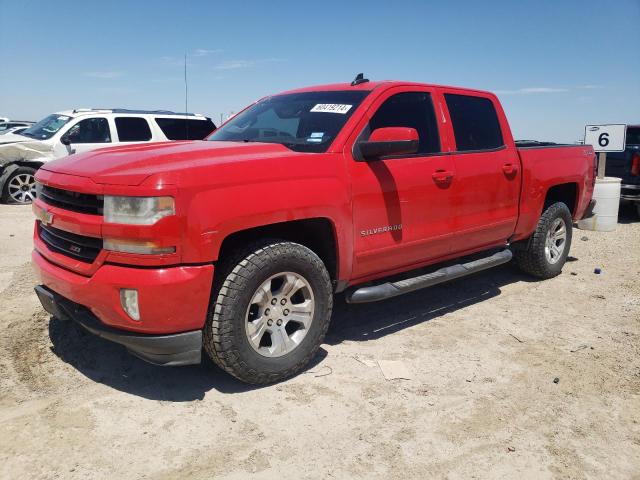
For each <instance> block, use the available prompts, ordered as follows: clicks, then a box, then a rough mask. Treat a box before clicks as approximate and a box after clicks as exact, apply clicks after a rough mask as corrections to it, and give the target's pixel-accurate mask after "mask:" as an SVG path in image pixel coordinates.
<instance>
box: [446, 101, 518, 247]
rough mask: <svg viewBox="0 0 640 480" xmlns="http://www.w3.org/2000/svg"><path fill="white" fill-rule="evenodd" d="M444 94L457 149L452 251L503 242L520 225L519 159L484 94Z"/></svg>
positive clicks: (499, 114) (500, 118)
mask: <svg viewBox="0 0 640 480" xmlns="http://www.w3.org/2000/svg"><path fill="white" fill-rule="evenodd" d="M442 93H443V97H444V106H445V109H446V110H447V112H448V117H449V119H450V122H449V123H448V125H450V128H451V133H452V136H453V140H454V144H455V155H454V163H455V170H456V179H455V180H456V188H455V189H454V190H453V191H452V195H453V199H452V201H453V204H454V206H455V207H454V212H453V213H454V217H455V238H454V239H453V246H452V248H453V251H454V252H455V253H462V252H465V251H470V250H477V249H479V248H481V247H484V246H486V247H489V246H492V245H496V244H500V243H504V242H506V241H507V239H508V238H509V237H510V236H511V235H512V234H513V232H514V229H515V225H516V222H517V220H518V203H519V198H520V158H519V157H518V152H517V150H516V148H515V146H514V144H513V141H512V139H511V136H510V132H509V128H508V125H505V124H504V118H505V117H504V114H503V113H502V109H501V108H500V107H499V104H498V103H497V101H495V100H494V99H493V98H492V97H489V96H483V95H482V94H475V93H467V92H465V93H464V94H461V93H460V91H457V90H453V89H452V90H447V89H443V91H442ZM503 132H505V133H506V135H505V134H503ZM505 136H506V137H507V138H505ZM507 145H509V146H507Z"/></svg>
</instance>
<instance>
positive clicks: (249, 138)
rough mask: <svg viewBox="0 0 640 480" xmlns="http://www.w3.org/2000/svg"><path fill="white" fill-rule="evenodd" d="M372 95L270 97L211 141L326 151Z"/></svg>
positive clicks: (332, 94)
mask: <svg viewBox="0 0 640 480" xmlns="http://www.w3.org/2000/svg"><path fill="white" fill-rule="evenodd" d="M368 94H369V92H368V91H362V90H357V91H328V92H327V91H325V92H304V93H291V94H287V95H277V96H274V97H268V98H266V99H264V100H261V101H260V102H258V103H256V104H255V105H252V106H251V107H249V108H248V109H247V110H245V111H244V112H241V113H239V114H238V115H237V116H236V117H235V118H233V119H231V120H229V122H227V123H226V124H225V125H223V126H222V127H220V128H219V129H218V130H216V131H215V132H214V133H213V134H211V136H210V137H209V138H208V140H209V141H212V142H216V141H217V142H220V141H231V142H263V143H279V144H281V145H284V146H285V147H287V148H290V149H291V150H295V151H297V152H316V153H319V152H325V151H326V150H327V149H328V148H329V145H331V142H332V141H333V139H334V138H336V135H338V133H339V132H340V130H341V129H342V127H343V126H344V124H345V123H346V122H347V120H348V119H349V117H350V116H351V114H352V113H353V112H354V110H355V109H356V108H357V107H358V105H360V103H361V102H362V100H363V99H364V98H365V97H366V96H367V95H368Z"/></svg>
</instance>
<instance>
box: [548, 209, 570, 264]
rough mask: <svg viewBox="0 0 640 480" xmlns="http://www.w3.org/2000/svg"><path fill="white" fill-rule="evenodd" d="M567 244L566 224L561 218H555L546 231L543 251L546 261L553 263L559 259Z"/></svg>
mask: <svg viewBox="0 0 640 480" xmlns="http://www.w3.org/2000/svg"><path fill="white" fill-rule="evenodd" d="M566 245H567V225H566V224H565V222H564V220H563V219H562V218H556V219H555V220H554V221H553V223H552V224H551V228H550V229H549V231H547V238H546V240H545V246H544V253H545V256H546V257H547V261H548V262H549V263H551V264H555V263H557V262H558V260H560V257H562V254H563V252H564V249H565V247H566Z"/></svg>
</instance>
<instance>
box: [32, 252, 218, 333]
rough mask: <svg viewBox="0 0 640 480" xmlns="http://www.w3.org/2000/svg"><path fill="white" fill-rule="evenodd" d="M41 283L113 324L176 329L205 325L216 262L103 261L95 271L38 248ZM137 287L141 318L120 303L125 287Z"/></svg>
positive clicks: (139, 329) (34, 256) (130, 328)
mask: <svg viewBox="0 0 640 480" xmlns="http://www.w3.org/2000/svg"><path fill="white" fill-rule="evenodd" d="M31 259H32V263H33V266H34V268H35V270H36V272H37V274H38V276H39V277H40V281H41V283H42V284H43V285H44V286H45V287H47V288H49V289H50V290H52V291H54V292H56V293H57V294H58V295H60V296H62V297H64V298H66V299H68V300H70V301H72V302H74V303H77V304H80V305H83V306H85V307H86V308H88V309H89V310H90V311H91V313H92V314H93V315H95V316H96V317H98V319H100V321H101V322H102V323H103V324H105V325H107V326H108V327H112V328H116V329H118V330H127V331H132V332H137V333H145V334H154V335H158V334H173V333H180V332H187V331H190V330H199V329H201V328H202V327H203V325H204V321H205V318H206V315H207V310H208V308H209V300H210V298H211V285H212V282H213V269H214V268H213V265H211V264H207V265H193V266H178V267H165V268H134V267H127V266H121V265H111V264H104V265H102V266H100V267H99V268H98V269H97V270H96V272H95V273H94V274H93V275H91V276H84V275H80V274H78V273H74V272H71V271H69V270H67V269H65V268H63V267H61V266H59V265H57V264H55V263H53V262H52V261H49V260H48V259H47V258H45V257H44V256H43V255H42V254H41V253H39V252H38V251H37V250H34V251H33V253H32V255H31ZM123 288H127V289H135V290H137V291H138V298H139V309H140V320H139V321H136V320H133V319H131V318H130V317H129V315H127V313H126V312H125V311H124V309H123V308H122V305H121V304H120V290H121V289H123Z"/></svg>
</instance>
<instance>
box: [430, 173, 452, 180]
mask: <svg viewBox="0 0 640 480" xmlns="http://www.w3.org/2000/svg"><path fill="white" fill-rule="evenodd" d="M431 177H432V178H433V180H434V181H435V182H436V183H449V182H450V181H451V180H452V179H453V172H449V171H448V170H436V171H435V172H433V174H432V175H431Z"/></svg>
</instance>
